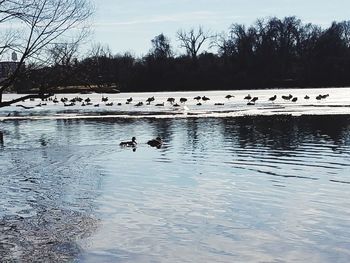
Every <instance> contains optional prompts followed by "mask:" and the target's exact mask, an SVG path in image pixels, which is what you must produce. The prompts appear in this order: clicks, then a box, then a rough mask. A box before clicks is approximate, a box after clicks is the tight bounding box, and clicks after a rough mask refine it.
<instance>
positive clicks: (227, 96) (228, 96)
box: [225, 94, 235, 100]
mask: <svg viewBox="0 0 350 263" xmlns="http://www.w3.org/2000/svg"><path fill="white" fill-rule="evenodd" d="M234 97H235V96H233V95H230V94H229V95H226V96H225V98H226V99H228V100H229V99H231V98H234Z"/></svg>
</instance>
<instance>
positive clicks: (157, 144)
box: [147, 137, 163, 148]
mask: <svg viewBox="0 0 350 263" xmlns="http://www.w3.org/2000/svg"><path fill="white" fill-rule="evenodd" d="M147 144H148V145H149V146H151V147H157V148H160V147H161V146H162V144H163V141H162V139H161V138H160V137H157V138H155V139H152V140H149V141H148V142H147Z"/></svg>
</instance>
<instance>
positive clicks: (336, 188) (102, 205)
mask: <svg viewBox="0 0 350 263" xmlns="http://www.w3.org/2000/svg"><path fill="white" fill-rule="evenodd" d="M131 136H136V138H137V141H138V147H137V149H136V151H133V150H132V149H129V148H120V147H119V146H118V144H119V142H120V141H121V140H124V139H129V138H130V137H131ZM156 136H161V137H162V138H164V145H163V147H162V148H161V149H155V148H151V147H149V146H148V145H147V144H146V142H147V140H149V139H151V138H153V137H156ZM0 171H1V176H0V194H1V198H0V256H1V259H0V262H3V261H4V262H26V261H30V262H35V261H36V262H40V261H44V262H66V261H68V262H71V261H75V262H349V261H350V234H349V229H350V199H349V191H350V117H347V116H337V115H334V116H313V117H312V116H311V117H283V116H280V117H240V118H197V119H196V118H190V119H118V118H113V119H96V120H94V119H85V120H84V119H83V120H79V119H73V120H64V119H62V120H35V121H34V120H20V121H15V120H8V121H3V122H1V123H0Z"/></svg>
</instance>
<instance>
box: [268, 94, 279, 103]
mask: <svg viewBox="0 0 350 263" xmlns="http://www.w3.org/2000/svg"><path fill="white" fill-rule="evenodd" d="M276 99H277V96H276V95H275V96H273V97H271V98H269V101H272V102H274V101H275V100H276Z"/></svg>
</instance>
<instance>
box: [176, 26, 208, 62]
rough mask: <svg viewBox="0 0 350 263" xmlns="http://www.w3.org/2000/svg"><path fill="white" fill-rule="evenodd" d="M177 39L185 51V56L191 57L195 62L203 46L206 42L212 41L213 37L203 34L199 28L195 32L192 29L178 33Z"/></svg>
mask: <svg viewBox="0 0 350 263" xmlns="http://www.w3.org/2000/svg"><path fill="white" fill-rule="evenodd" d="M177 38H178V40H179V41H180V42H181V45H180V46H181V47H183V48H185V49H186V52H187V55H189V56H191V58H192V59H193V60H197V56H198V52H199V50H200V49H201V47H202V46H203V44H204V43H205V42H206V41H208V40H212V39H213V38H214V36H213V35H210V33H209V32H204V31H203V28H202V27H201V26H200V27H199V28H198V29H197V30H195V29H194V28H192V29H190V31H188V32H186V31H184V30H180V31H178V32H177ZM210 44H211V43H210Z"/></svg>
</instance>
